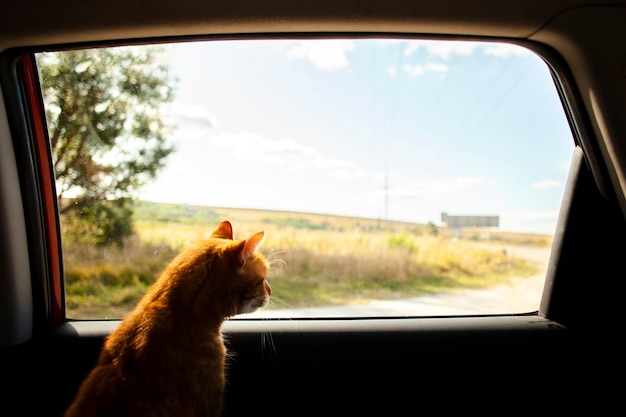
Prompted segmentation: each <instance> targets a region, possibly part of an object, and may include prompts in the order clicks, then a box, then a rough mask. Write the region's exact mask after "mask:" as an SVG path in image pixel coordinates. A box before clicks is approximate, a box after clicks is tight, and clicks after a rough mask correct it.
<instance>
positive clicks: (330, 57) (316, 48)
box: [287, 39, 356, 71]
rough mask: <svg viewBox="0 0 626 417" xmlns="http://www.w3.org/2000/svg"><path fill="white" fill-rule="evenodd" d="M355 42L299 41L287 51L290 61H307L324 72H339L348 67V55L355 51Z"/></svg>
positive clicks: (330, 40)
mask: <svg viewBox="0 0 626 417" xmlns="http://www.w3.org/2000/svg"><path fill="white" fill-rule="evenodd" d="M355 48H356V47H355V45H354V42H352V41H350V40H341V39H322V40H310V41H299V42H297V43H296V44H294V45H292V46H291V47H290V48H289V50H288V51H287V57H288V58H290V59H306V60H308V61H309V62H310V63H311V64H312V65H313V66H314V67H315V68H317V69H320V70H322V71H337V70H339V69H341V68H345V67H348V66H349V65H350V62H349V60H348V53H349V52H351V51H354V50H355Z"/></svg>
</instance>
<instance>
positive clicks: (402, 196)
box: [37, 39, 574, 319]
mask: <svg viewBox="0 0 626 417" xmlns="http://www.w3.org/2000/svg"><path fill="white" fill-rule="evenodd" d="M37 61H38V66H39V71H40V74H41V84H42V92H43V99H44V103H45V108H46V115H47V121H48V127H49V135H50V144H51V149H52V158H53V163H54V169H55V174H56V186H57V195H58V198H59V211H60V219H61V229H62V244H63V258H64V276H65V291H66V309H67V316H68V317H69V318H74V319H88V318H120V317H122V316H123V315H124V314H125V313H126V312H128V311H129V310H130V309H132V308H133V307H134V305H135V304H136V302H137V301H138V299H139V298H140V297H141V296H142V294H143V293H144V292H145V290H146V289H147V288H148V287H149V285H150V284H151V283H152V282H153V281H154V280H155V279H156V277H157V276H158V274H159V272H160V271H161V270H162V269H163V268H164V266H165V265H166V264H167V262H168V261H169V260H170V259H171V258H172V257H173V256H174V255H175V254H176V253H178V252H179V251H180V250H181V249H182V248H183V247H185V246H186V245H187V244H189V243H191V242H192V241H195V240H197V239H201V238H204V237H207V236H208V235H209V234H210V232H211V231H212V230H213V229H214V228H215V226H216V225H217V224H218V223H219V222H220V221H221V220H224V219H228V220H230V221H231V223H232V224H233V229H234V235H235V238H242V237H246V236H247V235H249V234H251V233H254V232H257V231H260V230H264V231H265V234H266V239H265V241H264V243H263V250H264V251H265V254H266V255H267V256H268V257H269V258H270V259H271V260H272V266H273V268H272V272H271V275H270V277H269V281H270V284H271V285H272V289H273V293H272V302H271V304H270V306H268V307H266V308H264V309H263V310H261V311H258V312H256V313H253V314H252V315H244V316H239V317H345V316H351V317H354V316H358V317H372V316H438V315H475V314H500V313H507V314H508V313H525V312H532V311H535V310H537V308H538V306H539V302H540V298H541V291H542V289H543V283H544V279H545V274H546V268H547V263H548V258H549V253H550V247H551V243H552V236H553V233H554V229H555V225H556V219H557V215H558V211H559V206H560V204H561V199H562V196H563V190H564V186H565V182H566V176H567V172H568V167H569V163H570V157H571V154H572V152H573V148H574V141H573V139H572V134H571V131H570V129H569V126H568V123H567V120H566V118H565V115H564V111H563V107H562V104H561V102H560V100H559V97H558V94H557V90H556V88H555V85H554V81H553V79H552V77H551V74H550V71H549V69H548V67H547V65H546V64H545V62H544V61H543V60H542V59H541V58H539V57H538V56H537V55H535V54H534V53H532V52H530V51H528V50H527V49H525V48H522V47H520V46H515V45H510V44H504V43H482V42H465V41H434V40H414V39H323V40H298V39H293V40H285V39H282V40H229V41H221V40H220V41H206V42H188V43H170V44H165V45H159V46H155V45H151V46H129V47H118V48H100V49H90V50H76V51H63V52H45V53H41V54H38V55H37Z"/></svg>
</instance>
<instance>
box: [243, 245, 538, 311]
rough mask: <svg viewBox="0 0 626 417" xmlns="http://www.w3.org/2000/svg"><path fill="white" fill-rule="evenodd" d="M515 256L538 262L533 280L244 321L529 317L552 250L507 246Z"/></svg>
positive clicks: (302, 309) (515, 279)
mask: <svg viewBox="0 0 626 417" xmlns="http://www.w3.org/2000/svg"><path fill="white" fill-rule="evenodd" d="M506 251H507V253H509V254H510V255H512V256H516V257H520V258H524V259H527V260H529V261H532V262H535V263H536V264H537V267H538V268H539V270H538V272H537V274H535V275H534V276H532V277H525V278H523V277H513V278H511V279H510V280H509V281H508V282H507V283H505V284H500V285H496V286H493V287H490V288H486V289H480V290H463V291H459V292H454V293H442V294H434V295H427V296H421V297H414V298H405V299H398V300H374V301H370V302H367V303H360V304H353V305H348V306H329V307H311V308H296V309H289V310H271V309H265V310H261V311H258V312H256V313H254V314H251V315H244V316H242V317H246V316H247V317H264V318H270V317H291V318H296V317H355V316H358V317H376V316H378V317H380V316H447V315H472V314H499V313H527V312H531V311H535V310H537V308H538V307H539V303H540V301H541V292H542V290H543V284H544V280H545V276H546V271H547V267H548V260H549V257H550V248H539V247H525V246H507V247H506Z"/></svg>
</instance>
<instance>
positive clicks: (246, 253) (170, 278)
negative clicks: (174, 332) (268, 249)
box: [157, 220, 272, 320]
mask: <svg viewBox="0 0 626 417" xmlns="http://www.w3.org/2000/svg"><path fill="white" fill-rule="evenodd" d="M263 238H264V232H258V233H256V234H253V235H252V236H250V237H248V238H246V239H238V240H234V239H233V228H232V225H231V224H230V222H229V221H227V220H225V221H223V222H221V223H220V224H219V225H218V226H217V228H216V229H215V230H214V231H213V233H212V234H211V236H210V237H209V238H208V239H205V240H203V241H200V242H198V243H197V244H196V245H193V246H191V247H189V248H187V249H186V250H184V251H183V252H181V253H180V254H179V255H178V256H177V257H176V258H175V259H174V260H173V261H172V262H171V263H170V265H169V266H168V267H167V269H166V271H165V274H164V279H163V280H161V285H160V286H157V288H158V289H157V294H158V292H161V291H164V292H165V293H169V299H170V304H174V305H175V306H177V307H176V310H178V311H188V312H193V313H194V314H195V315H197V316H198V317H203V318H205V319H208V318H212V319H214V320H221V319H224V318H227V317H231V316H234V315H236V314H242V313H251V312H253V311H255V310H257V309H259V308H261V307H264V306H266V305H267V304H268V303H269V299H270V295H271V294H272V289H271V287H270V285H269V283H268V282H267V279H266V278H267V274H268V271H269V269H270V268H269V263H268V261H267V260H266V258H265V257H264V256H263V254H262V253H261V252H260V251H259V248H260V246H261V242H262V241H263ZM168 288H169V289H168ZM170 307H171V306H170Z"/></svg>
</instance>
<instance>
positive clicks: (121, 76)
mask: <svg viewBox="0 0 626 417" xmlns="http://www.w3.org/2000/svg"><path fill="white" fill-rule="evenodd" d="M158 53H159V50H158V49H156V48H154V47H124V48H102V49H90V50H76V51H68V52H55V53H43V54H39V55H38V67H39V70H40V74H41V85H42V92H43V99H44V103H45V108H46V118H47V121H48V133H49V137H50V145H51V149H52V163H53V166H54V172H55V175H56V186H57V197H58V199H59V209H60V212H61V214H62V215H63V216H66V217H68V218H70V217H71V218H72V219H71V221H68V222H67V223H68V224H71V225H72V227H73V228H80V227H79V225H80V224H82V225H83V226H82V228H83V229H84V230H85V231H86V233H87V232H88V233H91V240H92V242H93V243H96V244H98V245H107V244H111V243H115V244H117V245H121V244H122V242H123V239H124V238H125V237H128V236H129V235H131V234H132V232H133V230H132V221H131V218H132V209H131V208H130V206H129V204H128V203H129V202H130V201H132V198H133V197H134V195H135V193H136V191H137V190H138V189H139V188H140V187H141V186H143V185H144V184H145V183H146V182H147V181H149V180H150V179H152V178H154V177H155V176H156V174H157V172H158V171H159V170H160V169H161V168H162V167H163V166H164V164H165V160H166V158H167V156H168V155H169V154H171V153H172V152H173V151H174V148H173V146H172V145H171V144H168V143H167V135H168V133H169V132H170V130H171V126H169V125H168V124H167V123H166V122H165V119H164V118H163V115H162V107H163V106H162V105H163V104H165V103H168V102H171V100H172V99H173V95H174V80H173V79H172V78H171V77H170V74H169V71H168V68H167V67H166V66H163V65H158V64H157V59H156V58H157V57H158ZM78 234H80V233H78Z"/></svg>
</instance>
